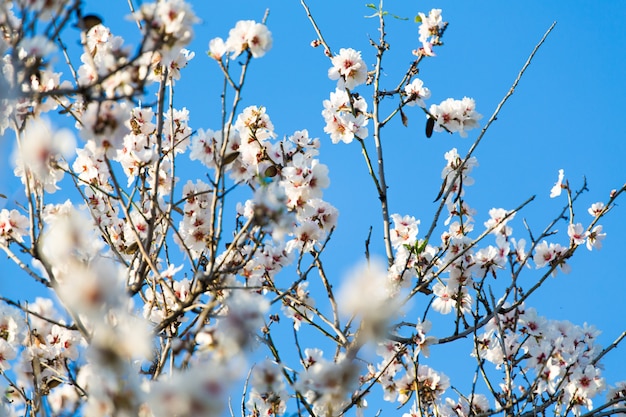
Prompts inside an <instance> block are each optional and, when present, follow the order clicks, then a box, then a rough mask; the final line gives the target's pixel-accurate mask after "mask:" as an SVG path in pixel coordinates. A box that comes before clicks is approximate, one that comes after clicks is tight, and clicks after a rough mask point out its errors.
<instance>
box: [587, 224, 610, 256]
mask: <svg viewBox="0 0 626 417" xmlns="http://www.w3.org/2000/svg"><path fill="white" fill-rule="evenodd" d="M605 237H606V233H602V225H597V226H595V227H594V228H593V229H591V231H590V232H589V235H587V249H589V250H592V249H593V248H595V249H598V250H599V249H601V248H602V241H603V240H604V238H605Z"/></svg>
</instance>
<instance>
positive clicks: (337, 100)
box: [322, 89, 369, 143]
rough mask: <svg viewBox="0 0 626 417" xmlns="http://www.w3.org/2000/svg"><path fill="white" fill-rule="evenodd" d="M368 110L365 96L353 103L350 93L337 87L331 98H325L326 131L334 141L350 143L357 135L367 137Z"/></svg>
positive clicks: (323, 112)
mask: <svg viewBox="0 0 626 417" xmlns="http://www.w3.org/2000/svg"><path fill="white" fill-rule="evenodd" d="M353 109H354V112H353ZM366 112H367V102H366V101H365V100H364V99H363V97H358V98H355V99H354V101H353V102H352V105H351V104H350V98H349V96H348V93H347V92H346V91H345V90H340V89H336V90H335V92H334V93H330V99H329V100H324V110H323V111H322V116H324V120H325V121H326V126H324V132H326V133H328V134H329V135H330V139H331V140H332V142H333V143H339V142H340V141H341V142H344V143H350V142H352V141H353V140H354V138H355V137H358V138H360V139H365V138H366V137H367V135H368V130H367V127H366V126H367V123H368V121H369V119H368V117H367V115H366Z"/></svg>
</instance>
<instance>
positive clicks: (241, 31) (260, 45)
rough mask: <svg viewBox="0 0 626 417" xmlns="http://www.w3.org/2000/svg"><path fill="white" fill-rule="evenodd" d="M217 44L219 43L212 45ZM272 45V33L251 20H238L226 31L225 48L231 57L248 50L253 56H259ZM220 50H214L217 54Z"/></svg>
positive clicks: (262, 25)
mask: <svg viewBox="0 0 626 417" xmlns="http://www.w3.org/2000/svg"><path fill="white" fill-rule="evenodd" d="M215 46H219V45H214V47H215ZM271 47H272V34H271V32H270V31H269V30H268V29H267V26H265V25H264V24H261V23H257V22H255V21H253V20H240V21H239V22H237V24H235V27H234V28H233V29H231V30H230V32H229V33H228V39H226V49H227V50H228V51H229V52H231V54H232V57H233V58H236V57H238V56H239V55H240V54H241V53H242V52H244V51H246V50H248V51H250V54H251V55H252V56H253V57H254V58H260V57H262V56H263V55H265V54H266V53H267V51H269V50H270V48H271ZM219 52H220V51H216V53H218V54H219Z"/></svg>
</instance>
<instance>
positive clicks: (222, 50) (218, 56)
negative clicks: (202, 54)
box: [208, 37, 228, 61]
mask: <svg viewBox="0 0 626 417" xmlns="http://www.w3.org/2000/svg"><path fill="white" fill-rule="evenodd" d="M227 52H228V47H227V46H226V42H224V39H222V38H220V37H217V38H213V39H211V40H210V41H209V51H208V54H209V56H210V57H211V58H213V59H215V60H217V61H221V60H222V57H223V56H224V55H225V54H226V53H227Z"/></svg>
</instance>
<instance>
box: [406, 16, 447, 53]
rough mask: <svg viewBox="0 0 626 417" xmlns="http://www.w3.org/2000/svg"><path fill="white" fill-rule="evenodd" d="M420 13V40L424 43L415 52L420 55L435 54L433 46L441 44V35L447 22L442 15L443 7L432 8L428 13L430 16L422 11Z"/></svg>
mask: <svg viewBox="0 0 626 417" xmlns="http://www.w3.org/2000/svg"><path fill="white" fill-rule="evenodd" d="M418 15H419V20H420V22H421V24H420V27H419V35H420V36H419V41H420V42H421V43H422V46H421V48H419V49H418V50H417V51H416V52H414V54H415V55H418V56H419V55H426V56H435V53H434V52H433V47H434V46H438V45H441V40H440V37H441V35H442V34H443V31H444V30H445V28H446V25H447V23H445V22H444V21H443V18H442V17H441V9H432V10H431V11H430V12H429V13H428V16H426V15H425V14H424V13H421V12H420V13H419V14H418Z"/></svg>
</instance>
